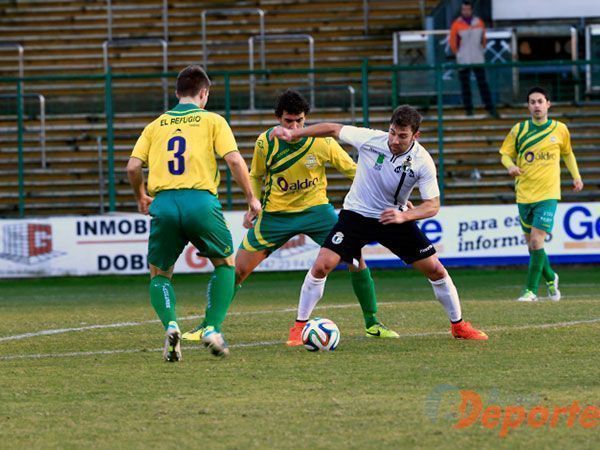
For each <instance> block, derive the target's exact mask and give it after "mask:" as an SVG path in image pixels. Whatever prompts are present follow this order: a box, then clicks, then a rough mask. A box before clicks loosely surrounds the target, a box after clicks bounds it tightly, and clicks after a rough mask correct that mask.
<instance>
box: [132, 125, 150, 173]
mask: <svg viewBox="0 0 600 450" xmlns="http://www.w3.org/2000/svg"><path fill="white" fill-rule="evenodd" d="M150 125H151V124H150ZM150 125H148V126H147V127H146V128H144V131H142V134H141V135H140V137H139V138H138V140H137V142H136V143H135V146H134V147H133V151H132V152H131V156H133V157H134V158H137V159H140V160H142V162H143V163H144V166H147V165H148V154H149V153H150V134H151V132H150Z"/></svg>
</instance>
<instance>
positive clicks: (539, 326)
mask: <svg viewBox="0 0 600 450" xmlns="http://www.w3.org/2000/svg"><path fill="white" fill-rule="evenodd" d="M598 322H600V317H596V318H594V319H586V320H573V321H570V322H555V323H541V324H537V325H515V326H506V327H492V328H486V331H491V332H502V331H513V330H516V331H520V330H536V329H547V328H566V327H572V326H576V325H589V324H594V323H598ZM448 334H449V332H448V331H426V332H421V333H402V334H400V338H414V337H428V336H444V335H448ZM355 339H363V337H360V338H358V337H354V338H351V340H355ZM364 339H368V338H366V337H365V338H364ZM283 344H285V341H259V342H243V343H239V344H233V345H230V346H229V347H230V348H234V349H235V348H249V347H268V346H274V345H283ZM183 349H184V350H186V351H188V350H200V349H202V350H204V347H202V346H201V345H198V346H193V347H187V346H186V347H183ZM161 351H163V349H162V348H153V349H123V350H97V351H89V352H70V353H38V354H34V355H9V356H0V361H9V360H16V359H41V358H68V357H77V356H99V355H118V354H131V353H145V352H148V353H156V352H161Z"/></svg>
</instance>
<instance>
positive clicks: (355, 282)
mask: <svg viewBox="0 0 600 450" xmlns="http://www.w3.org/2000/svg"><path fill="white" fill-rule="evenodd" d="M350 279H351V280H352V289H354V295H356V297H357V298H358V302H359V303H360V307H361V309H362V312H363V316H364V318H365V327H367V328H369V327H372V326H373V325H375V324H376V323H379V320H377V317H376V316H375V313H376V312H377V297H376V296H375V283H374V282H373V278H372V277H371V271H370V270H369V268H368V267H367V268H366V269H364V270H361V271H360V272H350Z"/></svg>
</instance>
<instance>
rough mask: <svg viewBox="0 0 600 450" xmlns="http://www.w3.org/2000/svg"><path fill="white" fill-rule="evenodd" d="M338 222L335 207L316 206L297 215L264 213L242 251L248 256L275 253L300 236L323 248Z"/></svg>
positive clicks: (244, 243) (244, 241)
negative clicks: (267, 251) (257, 253)
mask: <svg viewBox="0 0 600 450" xmlns="http://www.w3.org/2000/svg"><path fill="white" fill-rule="evenodd" d="M336 222H337V214H336V213H335V209H334V208H333V206H332V205H330V204H326V205H317V206H313V207H312V208H308V209H307V210H304V211H301V212H297V213H269V212H263V213H262V214H261V215H260V216H259V218H258V219H257V220H256V223H255V224H254V228H251V229H250V230H248V233H247V234H246V237H245V238H244V240H243V241H242V244H241V245H240V248H243V249H244V250H247V251H249V252H257V251H261V250H269V252H274V251H275V250H277V249H278V248H279V247H281V246H282V245H283V244H285V243H286V242H287V241H289V240H290V239H291V238H293V237H294V236H296V235H298V234H306V235H307V236H308V237H310V238H311V239H312V240H313V241H315V242H316V243H317V244H319V245H322V244H323V242H325V238H326V237H327V235H328V234H329V232H330V231H331V229H332V228H333V226H334V225H335V224H336Z"/></svg>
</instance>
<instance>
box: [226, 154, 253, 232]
mask: <svg viewBox="0 0 600 450" xmlns="http://www.w3.org/2000/svg"><path fill="white" fill-rule="evenodd" d="M225 162H226V163H227V165H228V166H229V169H230V170H231V174H232V175H233V178H234V179H235V182H236V183H237V184H238V186H239V187H241V188H242V191H243V192H244V195H245V196H246V202H247V203H248V211H247V212H246V214H245V215H244V226H246V224H250V226H251V224H252V221H253V220H254V218H255V217H256V216H258V214H260V211H261V210H262V207H261V205H260V201H259V200H258V199H257V198H256V197H255V195H254V193H253V192H252V186H251V184H250V175H249V174H248V166H247V165H246V161H244V158H243V157H242V155H240V153H239V152H230V153H227V154H226V155H225Z"/></svg>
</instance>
